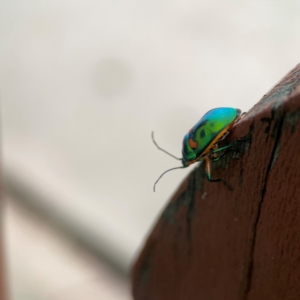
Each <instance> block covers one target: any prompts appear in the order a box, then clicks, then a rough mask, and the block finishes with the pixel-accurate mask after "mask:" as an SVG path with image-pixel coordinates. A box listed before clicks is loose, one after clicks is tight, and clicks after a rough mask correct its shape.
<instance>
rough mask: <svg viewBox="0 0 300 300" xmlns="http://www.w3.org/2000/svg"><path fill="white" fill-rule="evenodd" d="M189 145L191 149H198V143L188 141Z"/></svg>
mask: <svg viewBox="0 0 300 300" xmlns="http://www.w3.org/2000/svg"><path fill="white" fill-rule="evenodd" d="M189 145H190V147H191V148H192V149H196V148H197V147H198V143H197V142H195V141H194V140H193V139H189Z"/></svg>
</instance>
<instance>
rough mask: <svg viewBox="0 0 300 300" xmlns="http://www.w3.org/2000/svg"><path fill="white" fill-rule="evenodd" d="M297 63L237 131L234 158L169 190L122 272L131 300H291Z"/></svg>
mask: <svg viewBox="0 0 300 300" xmlns="http://www.w3.org/2000/svg"><path fill="white" fill-rule="evenodd" d="M299 118H300V65H298V66H297V67H296V68H295V69H294V70H292V71H291V72H290V73H289V74H288V75H287V76H286V77H285V78H283V80H282V81H281V82H280V83H279V84H278V85H276V86H275V87H274V88H273V89H272V90H271V91H270V92H269V93H268V94H267V95H265V96H264V97H263V98H262V99H261V101H260V102H258V103H257V104H256V105H255V106H254V107H253V108H252V109H251V110H250V111H249V112H247V113H246V115H245V116H244V118H243V119H242V120H241V121H240V122H239V123H238V124H237V126H236V127H235V129H234V130H233V132H232V133H231V134H230V136H229V137H228V142H230V141H233V140H235V139H238V138H242V137H247V139H246V141H244V142H241V143H239V145H238V147H239V152H238V153H237V152H230V153H227V154H226V155H225V156H224V157H223V158H222V159H220V161H219V162H218V163H216V165H215V172H214V176H215V177H217V178H218V177H224V178H225V179H226V182H228V184H229V185H230V186H231V187H232V188H233V190H229V189H228V188H227V187H226V186H225V185H224V184H223V183H222V182H218V183H211V182H208V181H207V180H206V178H205V173H204V170H203V165H201V164H200V165H199V167H198V168H197V169H195V170H194V171H193V172H192V173H191V174H190V175H189V176H188V177H187V178H186V180H185V181H184V182H183V183H182V185H181V186H180V187H179V188H178V190H177V191H176V193H175V195H174V196H173V198H172V199H171V200H170V202H169V203H168V204H167V206H166V208H165V210H164V211H163V213H162V215H161V217H160V219H159V221H158V222H157V224H156V226H155V227H154V229H153V231H152V233H151V234H150V236H149V238H148V240H147V242H146V244H145V246H144V248H143V250H142V252H141V254H140V256H139V258H138V259H137V261H136V263H135V265H134V267H133V270H132V286H133V296H134V299H135V300H148V299H149V300H152V299H153V300H177V299H178V300H179V299H180V300H181V299H182V300H198V299H199V300H246V299H247V300H254V299H255V300H258V299H263V300H268V299H271V300H277V299H278V300H279V299H280V300H283V299H289V300H291V299H297V300H298V299H300V121H299Z"/></svg>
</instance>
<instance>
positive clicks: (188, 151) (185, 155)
mask: <svg viewBox="0 0 300 300" xmlns="http://www.w3.org/2000/svg"><path fill="white" fill-rule="evenodd" d="M196 148H197V143H196V142H194V141H193V140H192V139H191V138H190V134H189V133H187V134H186V135H185V136H184V138H183V142H182V159H181V161H182V165H183V166H184V167H188V166H189V165H191V164H193V163H194V162H195V160H196V158H197V154H196V151H195V149H196Z"/></svg>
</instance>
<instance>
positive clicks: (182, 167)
mask: <svg viewBox="0 0 300 300" xmlns="http://www.w3.org/2000/svg"><path fill="white" fill-rule="evenodd" d="M184 168H186V166H181V167H176V168H172V169H169V170H166V171H164V172H163V173H162V174H161V175H160V176H159V177H158V179H157V180H156V181H155V183H154V185H153V191H154V192H155V186H156V184H157V183H158V181H159V180H160V179H161V178H162V177H163V176H164V175H165V174H166V173H167V172H169V171H172V170H175V169H184Z"/></svg>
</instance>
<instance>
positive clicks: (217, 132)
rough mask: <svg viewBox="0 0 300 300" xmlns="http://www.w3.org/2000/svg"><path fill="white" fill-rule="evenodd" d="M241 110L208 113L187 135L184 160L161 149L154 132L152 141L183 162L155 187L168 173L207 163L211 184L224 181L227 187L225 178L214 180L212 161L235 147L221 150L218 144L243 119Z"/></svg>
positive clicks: (231, 109)
mask: <svg viewBox="0 0 300 300" xmlns="http://www.w3.org/2000/svg"><path fill="white" fill-rule="evenodd" d="M241 117H242V114H241V110H240V109H238V108H232V107H219V108H214V109H212V110H210V111H208V112H207V113H206V114H205V115H204V116H203V117H202V118H201V119H200V121H199V122H198V123H197V124H196V125H195V126H194V127H193V128H192V129H191V130H190V131H189V132H188V133H187V134H186V135H185V137H184V139H183V147H182V158H178V157H176V156H174V155H172V154H171V153H169V152H167V151H166V150H164V149H162V148H160V147H159V146H158V145H157V143H156V142H155V140H154V133H153V132H152V140H153V142H154V144H155V146H156V147H157V148H158V149H159V150H161V151H163V152H165V153H166V154H168V155H170V156H172V157H174V158H175V159H178V160H181V162H182V166H181V167H176V168H172V169H169V170H166V171H165V172H163V173H162V174H161V175H160V176H159V178H158V179H157V180H156V182H155V183H154V186H153V190H154V191H155V186H156V184H157V182H158V181H159V180H160V178H161V177H162V176H163V175H164V174H165V173H167V172H169V171H171V170H175V169H183V168H187V167H188V166H189V165H191V164H193V163H195V162H198V161H202V160H204V161H205V172H206V175H207V179H208V180H209V181H211V182H217V181H223V182H224V183H225V185H226V186H228V185H227V183H226V182H225V180H224V179H223V178H220V179H212V178H211V175H212V160H213V161H216V160H218V159H220V158H221V157H222V155H223V154H221V155H220V152H222V151H223V153H224V150H226V149H228V148H230V147H232V146H233V143H234V142H233V143H231V144H230V145H227V146H224V147H221V148H219V146H218V142H219V141H221V140H223V139H224V137H225V136H226V135H227V134H228V133H229V132H230V130H231V129H232V128H233V126H234V125H235V124H236V123H237V122H238V121H239V120H240V119H241Z"/></svg>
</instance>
